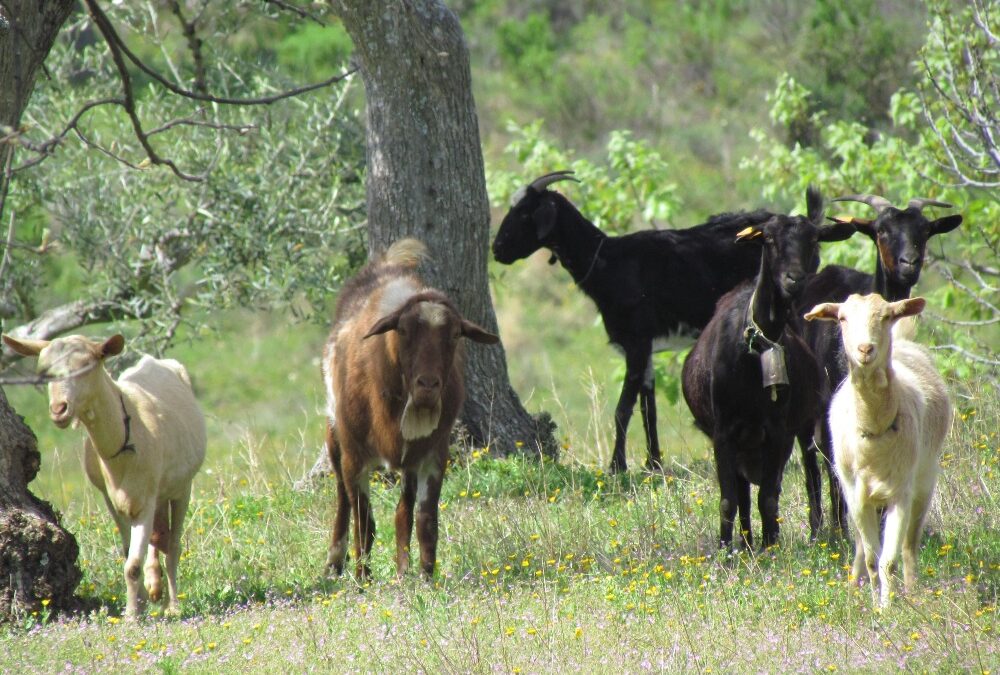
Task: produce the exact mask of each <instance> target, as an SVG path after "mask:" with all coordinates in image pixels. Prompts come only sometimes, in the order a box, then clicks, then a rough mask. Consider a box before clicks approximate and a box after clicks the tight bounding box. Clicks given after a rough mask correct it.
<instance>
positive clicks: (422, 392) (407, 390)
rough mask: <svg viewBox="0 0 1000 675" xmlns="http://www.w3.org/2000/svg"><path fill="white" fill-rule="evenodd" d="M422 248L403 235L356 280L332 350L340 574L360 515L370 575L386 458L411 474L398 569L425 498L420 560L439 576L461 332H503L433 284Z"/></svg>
mask: <svg viewBox="0 0 1000 675" xmlns="http://www.w3.org/2000/svg"><path fill="white" fill-rule="evenodd" d="M422 254H423V245H422V244H419V242H416V241H415V240H411V239H405V240H402V241H400V242H397V243H396V244H395V245H393V246H392V247H391V248H390V249H389V251H388V252H387V253H386V255H385V256H384V257H383V258H381V259H380V260H377V261H375V262H373V263H370V264H369V265H367V266H366V267H365V268H364V269H362V270H361V272H359V273H358V275H357V276H356V277H355V278H354V279H352V280H351V281H350V282H348V283H347V284H346V285H345V287H344V289H343V291H342V294H341V298H340V301H339V303H338V308H337V313H336V320H335V323H334V326H333V329H332V330H331V332H330V338H329V340H328V341H327V344H326V347H325V349H324V363H323V372H324V377H325V379H326V384H327V389H328V392H327V395H328V406H327V413H328V420H327V447H328V450H329V452H330V459H331V462H332V463H333V467H334V471H335V472H336V476H337V514H336V516H335V518H334V524H333V532H332V538H331V544H330V550H329V555H328V558H327V568H328V569H329V570H330V571H331V572H334V573H336V574H340V573H341V572H342V571H343V567H344V561H345V559H346V556H347V549H346V536H347V528H348V526H349V525H350V521H351V515H353V516H354V518H353V520H354V554H355V558H356V561H357V570H356V571H357V575H358V576H359V577H366V576H368V575H369V574H370V570H369V568H368V564H367V562H368V556H369V553H370V551H371V546H372V542H373V541H374V538H375V521H374V518H373V517H372V513H371V505H370V503H369V500H368V480H369V476H370V474H371V471H372V470H373V469H374V468H376V467H378V466H380V465H381V466H385V467H387V468H390V469H393V470H397V471H400V472H401V473H402V481H401V484H402V494H401V496H400V501H399V505H398V506H397V508H396V518H395V524H396V571H397V574H399V575H402V574H403V573H404V572H405V571H406V569H407V568H408V566H409V548H410V533H411V530H412V528H413V521H414V507H415V506H416V510H417V512H416V525H417V540H418V541H419V542H420V563H421V565H420V566H421V569H422V570H423V572H424V574H426V575H428V576H430V575H431V574H433V571H434V565H435V561H436V549H437V530H438V497H439V495H440V491H441V481H442V480H443V478H444V471H445V466H446V464H447V460H448V439H449V436H450V435H451V428H452V425H453V424H454V422H455V419H456V418H457V416H458V413H459V411H460V409H461V407H462V402H463V400H464V396H465V392H464V385H463V378H462V367H463V344H462V343H461V341H460V340H459V338H460V337H468V338H470V339H472V340H475V341H477V342H483V343H494V342H497V340H498V338H497V337H496V336H495V335H491V334H490V333H487V332H486V331H485V330H483V329H482V328H480V327H479V326H476V325H475V324H473V323H471V322H469V321H467V320H465V319H463V318H462V316H461V315H460V314H459V312H458V310H457V309H456V308H455V306H454V304H453V303H452V302H451V300H449V299H448V297H447V296H446V295H445V294H443V293H441V292H440V291H437V290H434V289H429V288H425V287H424V285H423V282H422V280H421V279H420V277H419V276H418V275H417V273H416V271H415V267H416V265H417V264H418V263H419V261H420V260H421V259H422V257H423V255H422ZM428 304H430V305H433V306H434V307H433V310H430V309H429V308H428V307H427V305H428ZM428 317H432V318H433V319H434V321H428V320H427V319H428ZM418 502H419V503H418Z"/></svg>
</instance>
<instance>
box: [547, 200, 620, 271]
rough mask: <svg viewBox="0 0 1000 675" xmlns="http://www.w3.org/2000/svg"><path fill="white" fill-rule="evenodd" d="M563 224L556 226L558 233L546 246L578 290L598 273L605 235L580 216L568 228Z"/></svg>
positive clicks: (606, 236)
mask: <svg viewBox="0 0 1000 675" xmlns="http://www.w3.org/2000/svg"><path fill="white" fill-rule="evenodd" d="M566 225H568V223H566V222H565V221H564V222H562V223H560V224H559V225H558V226H557V227H559V228H560V231H559V234H558V236H557V237H556V240H555V241H553V242H552V243H550V244H548V245H547V246H548V248H549V250H551V251H552V253H553V255H555V257H556V258H558V259H559V262H560V263H562V266H563V267H564V268H565V269H566V271H567V272H569V274H570V276H571V277H573V281H575V282H576V284H577V286H580V287H581V288H582V287H584V286H585V285H588V282H590V281H592V280H593V278H594V274H595V272H597V271H598V267H599V266H600V256H601V251H602V249H603V248H604V245H605V243H606V242H607V240H608V235H606V234H604V233H603V232H601V230H600V229H598V228H597V226H596V225H594V224H593V223H591V222H590V221H589V220H587V219H586V218H584V217H583V216H580V217H579V218H577V219H575V220H574V222H573V223H572V225H571V226H569V227H566Z"/></svg>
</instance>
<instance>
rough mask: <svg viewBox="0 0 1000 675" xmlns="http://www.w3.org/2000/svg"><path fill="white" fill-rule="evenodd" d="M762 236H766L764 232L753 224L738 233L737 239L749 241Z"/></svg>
mask: <svg viewBox="0 0 1000 675" xmlns="http://www.w3.org/2000/svg"><path fill="white" fill-rule="evenodd" d="M762 236H764V233H763V232H761V231H760V230H758V229H756V228H754V226H753V225H751V226H750V227H745V228H743V229H742V230H740V231H739V232H737V233H736V241H749V240H751V239H757V238H758V237H762Z"/></svg>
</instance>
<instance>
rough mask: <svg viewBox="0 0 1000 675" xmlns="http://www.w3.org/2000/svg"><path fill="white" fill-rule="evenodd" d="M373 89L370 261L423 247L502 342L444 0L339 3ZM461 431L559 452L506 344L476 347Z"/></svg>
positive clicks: (438, 272)
mask: <svg viewBox="0 0 1000 675" xmlns="http://www.w3.org/2000/svg"><path fill="white" fill-rule="evenodd" d="M332 1H333V6H334V8H335V10H336V11H337V12H338V14H339V15H340V17H341V19H342V21H343V24H344V27H345V29H346V30H347V32H348V34H349V35H350V36H351V39H352V40H353V42H354V48H355V52H354V58H355V60H356V61H357V64H358V66H359V67H360V72H361V76H362V79H363V81H364V84H365V94H366V117H367V191H368V250H369V253H370V254H375V253H377V252H380V251H383V250H385V249H386V248H387V247H388V246H389V244H391V243H392V242H394V241H396V240H397V239H399V238H402V237H405V236H412V237H416V238H418V239H420V240H422V241H423V242H424V243H425V244H427V246H428V248H429V249H430V252H431V256H432V263H431V264H429V265H427V266H426V269H425V270H423V272H424V274H425V278H426V279H427V280H428V281H429V283H431V284H432V285H434V286H435V287H437V288H439V289H441V290H443V291H445V292H446V293H448V295H449V296H451V298H452V299H453V300H454V301H455V303H456V304H457V305H458V307H459V308H460V309H461V311H462V312H463V313H464V314H465V316H466V317H467V318H469V319H471V320H473V321H475V322H476V323H478V324H480V325H481V326H483V327H484V328H486V329H487V330H490V331H492V332H497V322H496V315H495V314H494V311H493V302H492V300H491V298H490V292H489V284H488V281H489V280H488V275H487V267H486V256H487V253H488V251H489V235H490V230H489V225H490V222H489V220H490V216H489V201H488V199H487V195H486V177H485V173H484V167H483V156H482V151H481V147H480V141H479V124H478V120H477V118H476V108H475V102H474V101H473V98H472V76H471V71H470V67H469V53H468V48H467V46H466V44H465V37H464V35H463V33H462V28H461V25H460V24H459V21H458V18H457V17H456V16H455V15H454V14H453V13H452V12H451V11H450V10H449V9H448V8H447V7H445V6H444V4H443V3H442V2H441V1H440V0H332ZM467 354H468V358H467V363H466V388H467V397H466V403H465V409H464V411H463V413H462V417H461V423H462V425H463V427H464V430H465V432H466V433H467V434H468V436H469V437H470V438H471V440H472V441H473V442H474V443H476V444H477V445H489V446H490V448H491V449H492V450H493V451H495V452H496V453H497V454H499V455H506V454H509V453H511V452H515V451H522V452H525V451H527V452H544V453H546V454H549V455H554V454H555V453H556V448H557V445H556V442H555V439H554V438H553V435H552V431H553V429H554V426H555V425H554V424H553V423H552V422H551V420H550V418H548V417H547V416H542V417H540V419H535V418H533V417H532V416H531V415H530V414H529V413H528V412H527V411H526V410H525V409H524V407H523V406H522V405H521V402H520V400H519V399H518V397H517V394H516V393H515V392H514V390H513V388H512V387H511V386H510V381H509V379H508V377H507V359H506V355H505V353H504V350H503V347H502V346H501V345H496V346H489V347H487V346H482V345H469V348H468V350H467Z"/></svg>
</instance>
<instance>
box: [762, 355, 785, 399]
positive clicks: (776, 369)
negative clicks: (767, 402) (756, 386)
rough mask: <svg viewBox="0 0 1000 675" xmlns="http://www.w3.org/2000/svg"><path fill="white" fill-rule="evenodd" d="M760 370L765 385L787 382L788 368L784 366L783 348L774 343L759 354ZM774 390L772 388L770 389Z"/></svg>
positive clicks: (772, 385)
mask: <svg viewBox="0 0 1000 675" xmlns="http://www.w3.org/2000/svg"><path fill="white" fill-rule="evenodd" d="M760 370H761V374H762V375H763V378H764V386H765V387H774V386H776V385H779V384H788V370H787V369H786V368H785V350H784V349H782V348H781V347H779V346H777V345H775V346H774V347H771V348H769V349H767V350H765V351H763V352H761V355H760ZM771 391H772V392H773V391H774V390H773V389H772V390H771Z"/></svg>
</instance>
